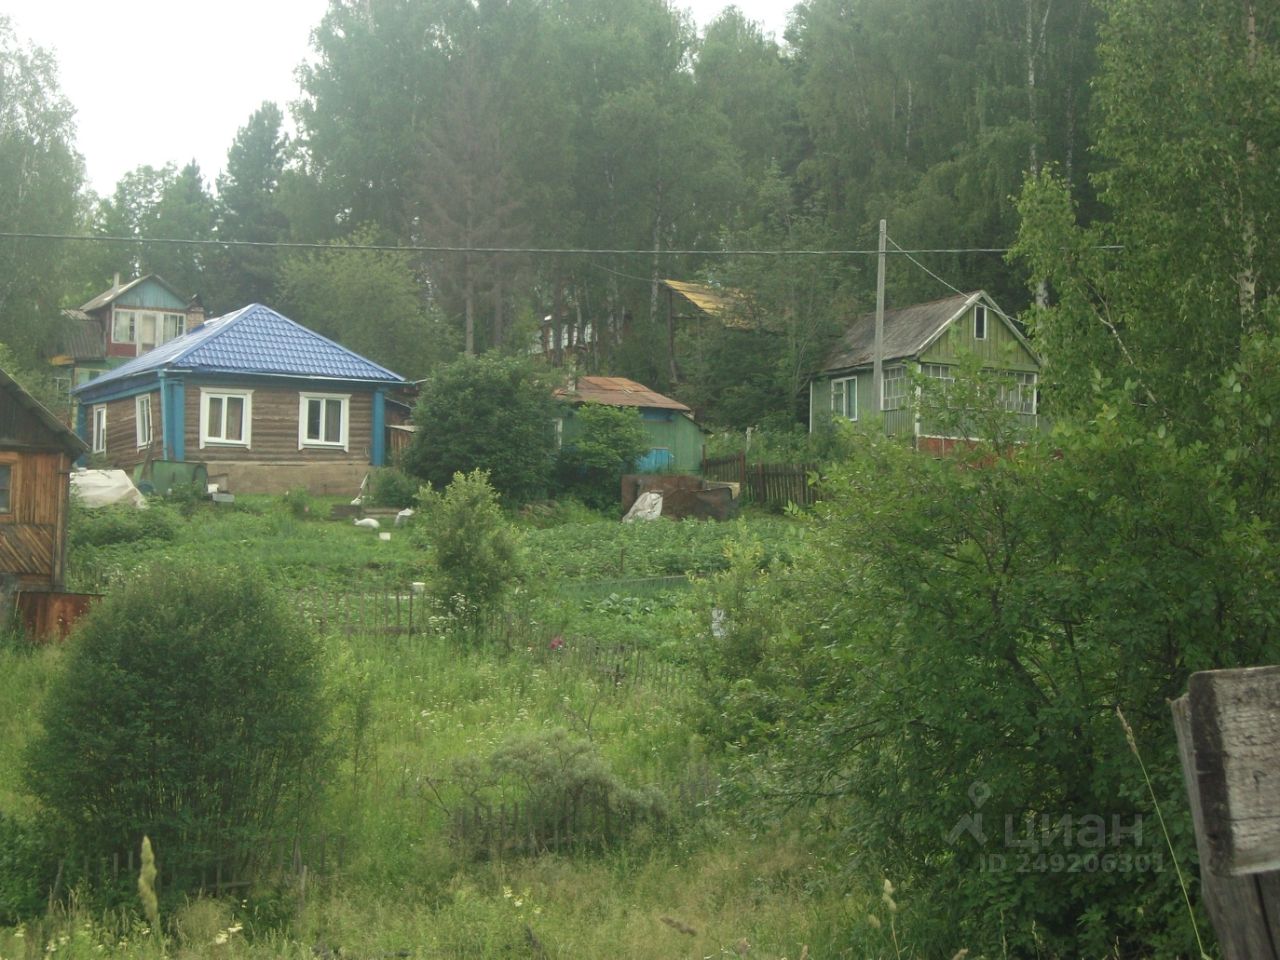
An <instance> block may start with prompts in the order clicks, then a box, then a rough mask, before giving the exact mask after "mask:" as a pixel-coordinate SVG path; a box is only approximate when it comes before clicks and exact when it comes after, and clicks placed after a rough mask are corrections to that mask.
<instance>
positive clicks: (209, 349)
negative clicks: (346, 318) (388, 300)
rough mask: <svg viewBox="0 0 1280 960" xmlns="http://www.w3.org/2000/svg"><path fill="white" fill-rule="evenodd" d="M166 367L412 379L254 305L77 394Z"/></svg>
mask: <svg viewBox="0 0 1280 960" xmlns="http://www.w3.org/2000/svg"><path fill="white" fill-rule="evenodd" d="M162 369H164V370H190V371H194V372H198V373H221V374H246V375H249V374H257V375H260V376H285V377H288V376H293V377H323V378H326V379H332V380H359V381H363V382H376V383H395V384H403V383H405V382H406V381H405V379H404V378H403V377H401V376H400V375H399V374H397V373H392V372H391V371H390V370H388V369H387V368H386V367H381V366H379V365H378V364H376V363H374V362H373V361H372V360H366V359H365V358H364V357H362V356H360V355H359V354H358V353H354V352H352V351H351V350H348V349H347V348H346V347H344V346H341V345H340V344H337V343H334V342H333V341H332V340H330V339H328V338H327V337H322V336H321V335H320V334H318V333H316V332H315V331H314V330H308V329H307V328H306V327H304V326H302V324H300V323H296V322H294V321H293V320H290V319H289V318H288V317H286V316H284V315H283V314H280V313H277V312H276V311H275V310H272V309H271V308H270V307H264V306H263V305H262V304H260V303H251V304H250V305H249V306H247V307H242V308H241V309H239V310H237V311H236V312H234V313H228V314H226V315H225V316H221V317H217V318H215V319H213V320H209V321H207V322H205V323H203V324H201V325H200V326H198V327H196V328H195V329H194V330H192V331H191V332H190V333H188V334H186V335H185V336H181V337H178V338H177V339H175V340H170V341H169V342H168V343H165V344H162V345H161V346H159V347H157V348H156V349H154V350H152V351H151V352H150V353H145V354H143V355H142V356H140V357H137V358H135V359H133V360H130V361H129V362H128V363H125V364H123V365H122V366H119V367H117V368H116V369H114V370H112V371H111V372H110V373H107V374H104V375H103V376H101V377H98V379H96V380H93V381H91V382H89V383H87V384H85V385H84V386H82V387H78V388H76V390H75V391H74V392H75V393H77V394H82V395H84V396H92V395H95V394H97V393H99V392H105V391H102V390H101V388H102V387H103V386H104V385H110V384H112V383H118V382H120V381H122V380H125V379H127V378H129V377H136V376H139V375H142V374H146V373H152V372H155V371H158V370H162Z"/></svg>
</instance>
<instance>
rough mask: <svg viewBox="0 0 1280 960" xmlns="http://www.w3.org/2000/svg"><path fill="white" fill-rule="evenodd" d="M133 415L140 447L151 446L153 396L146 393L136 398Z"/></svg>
mask: <svg viewBox="0 0 1280 960" xmlns="http://www.w3.org/2000/svg"><path fill="white" fill-rule="evenodd" d="M133 413H134V428H135V432H136V433H137V435H138V446H139V447H149V446H151V394H149V393H146V394H143V395H142V396H140V397H135V398H134V401H133Z"/></svg>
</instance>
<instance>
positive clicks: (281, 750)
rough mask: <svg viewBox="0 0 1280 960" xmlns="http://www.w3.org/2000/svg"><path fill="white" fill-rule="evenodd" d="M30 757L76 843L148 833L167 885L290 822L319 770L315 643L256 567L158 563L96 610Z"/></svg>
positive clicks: (35, 789)
mask: <svg viewBox="0 0 1280 960" xmlns="http://www.w3.org/2000/svg"><path fill="white" fill-rule="evenodd" d="M68 657H69V659H68V662H67V666H66V670H65V673H64V674H63V675H62V676H60V677H59V678H58V680H57V681H56V682H55V683H54V685H53V688H52V689H51V691H50V693H49V695H48V697H47V698H46V700H45V706H44V710H43V716H42V720H43V734H42V735H41V736H39V737H37V738H36V739H34V740H33V741H32V742H31V743H30V745H29V747H28V750H27V754H26V775H27V783H28V786H29V788H30V790H31V792H32V793H33V794H34V795H36V796H37V797H38V798H39V799H40V800H41V801H42V802H43V803H44V805H45V807H46V809H48V810H49V811H50V813H51V814H53V815H54V816H55V817H56V819H57V822H58V824H59V825H60V826H61V827H62V828H64V829H65V830H66V831H67V833H68V835H69V837H70V844H71V849H72V851H73V852H75V853H77V854H80V853H83V854H85V855H107V854H111V853H117V852H121V851H124V850H128V849H137V844H138V842H139V838H140V837H141V836H142V835H143V834H147V835H149V836H150V837H151V839H152V841H153V843H154V844H155V846H156V850H157V855H158V856H159V857H160V859H161V861H162V862H163V863H164V864H165V865H166V870H165V877H164V879H165V888H166V890H167V891H168V892H169V893H170V894H172V893H175V892H177V891H179V890H181V889H182V886H183V883H184V881H190V880H191V879H192V878H193V877H195V876H198V875H199V871H200V870H201V869H202V868H205V867H207V866H208V864H209V863H210V862H211V860H212V859H215V858H218V859H222V858H225V857H226V855H227V854H228V853H230V852H234V853H235V855H236V857H237V859H238V860H240V861H241V862H242V865H244V866H245V867H246V868H248V866H249V865H250V864H251V863H252V861H253V859H254V852H253V848H252V844H254V843H255V842H257V841H259V840H261V839H263V838H264V837H267V836H269V835H272V836H275V835H278V834H276V833H275V832H276V831H287V830H299V829H302V828H303V825H304V824H305V823H306V819H307V814H308V813H309V811H310V810H311V806H312V802H313V801H314V800H315V799H316V797H317V795H318V794H319V792H320V788H321V784H322V783H323V781H324V778H325V769H326V760H327V752H326V747H325V744H326V736H327V733H326V726H327V715H328V707H327V700H326V698H325V696H324V695H323V690H322V682H323V676H322V664H321V652H320V648H319V646H318V645H317V643H316V641H315V640H314V639H313V637H312V636H311V635H310V634H309V632H308V630H307V629H306V628H305V627H304V626H303V625H302V622H301V621H300V620H299V618H298V617H296V616H295V615H293V614H292V613H291V612H289V611H287V610H286V609H285V608H284V607H283V606H282V604H281V601H280V599H279V597H278V596H277V594H276V593H274V592H273V591H272V589H271V588H269V587H268V586H267V585H266V580H265V577H263V576H259V575H255V574H254V573H253V572H252V571H245V570H244V569H241V568H235V569H217V568H213V569H210V568H209V567H207V566H206V565H203V564H195V563H191V564H178V565H174V564H171V563H163V564H157V565H156V566H154V567H152V568H151V569H149V570H148V571H145V572H144V573H143V574H142V575H140V576H137V577H136V578H134V579H132V580H130V581H127V582H125V583H123V584H121V585H120V586H118V587H117V588H116V589H114V590H113V592H112V593H111V594H110V595H109V596H108V597H107V598H106V599H105V600H103V602H102V603H100V604H99V605H98V606H97V607H95V608H94V610H93V612H92V613H91V614H90V615H89V616H88V618H87V619H86V620H85V621H84V623H83V625H82V627H81V628H80V629H79V631H78V632H77V634H76V635H75V637H74V639H73V642H72V646H71V649H70V650H69V652H68Z"/></svg>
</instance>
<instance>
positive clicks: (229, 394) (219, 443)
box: [200, 387, 253, 450]
mask: <svg viewBox="0 0 1280 960" xmlns="http://www.w3.org/2000/svg"><path fill="white" fill-rule="evenodd" d="M233 397H235V398H239V399H241V400H243V401H244V423H243V424H241V434H242V436H241V439H239V440H227V439H226V433H227V400H228V399H230V398H233ZM218 399H220V400H222V435H221V436H212V435H210V433H209V401H210V400H218ZM252 428H253V391H252V390H222V389H213V388H210V387H201V388H200V449H202V450H203V449H204V448H205V447H245V448H248V447H251V446H252V444H253V429H252Z"/></svg>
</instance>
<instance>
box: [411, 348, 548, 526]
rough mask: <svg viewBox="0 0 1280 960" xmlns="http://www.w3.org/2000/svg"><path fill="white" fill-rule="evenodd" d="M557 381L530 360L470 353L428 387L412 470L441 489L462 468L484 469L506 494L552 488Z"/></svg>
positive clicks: (526, 495) (518, 496) (418, 411)
mask: <svg viewBox="0 0 1280 960" xmlns="http://www.w3.org/2000/svg"><path fill="white" fill-rule="evenodd" d="M551 391H552V387H551V384H550V383H548V382H546V381H545V380H544V379H543V378H542V377H541V376H540V375H539V373H538V371H537V370H536V369H535V368H534V367H532V366H530V365H529V364H528V363H525V362H522V361H519V360H513V359H503V358H500V357H494V356H483V357H463V358H462V359H460V360H458V361H456V362H454V363H451V364H449V365H448V366H445V367H442V368H441V369H440V370H438V371H437V372H436V373H435V374H434V375H433V376H432V377H431V379H430V380H428V381H427V382H426V384H425V385H424V386H423V389H422V395H421V396H420V397H419V399H418V404H417V407H416V408H415V409H414V413H413V422H414V423H415V424H416V425H417V431H416V432H415V433H414V436H413V442H412V443H411V444H410V446H409V448H408V449H407V450H406V451H405V453H404V456H403V466H404V469H405V470H406V471H408V472H409V473H411V474H413V475H414V476H415V477H417V478H419V479H420V480H422V481H425V482H426V483H430V484H433V485H434V486H436V487H437V488H440V487H444V486H445V485H446V484H448V483H449V482H450V479H451V478H452V477H453V475H454V474H455V473H467V472H470V471H474V470H484V471H486V472H487V473H488V475H489V482H490V483H491V484H492V485H493V488H494V489H495V490H497V491H498V493H499V494H501V495H502V496H503V497H504V498H505V499H509V500H511V501H513V502H515V503H524V502H527V501H529V500H534V499H537V498H538V497H541V496H544V495H545V494H546V491H547V488H548V485H549V482H550V479H551V465H552V458H553V455H554V447H555V432H554V425H553V421H554V417H555V412H556V406H555V403H554V402H553V400H552V396H551Z"/></svg>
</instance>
